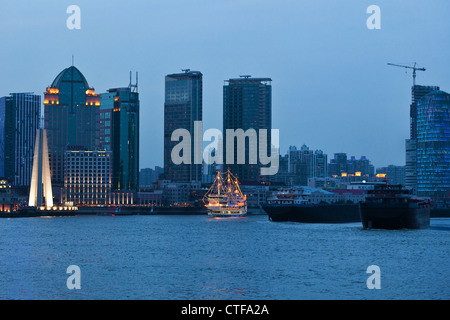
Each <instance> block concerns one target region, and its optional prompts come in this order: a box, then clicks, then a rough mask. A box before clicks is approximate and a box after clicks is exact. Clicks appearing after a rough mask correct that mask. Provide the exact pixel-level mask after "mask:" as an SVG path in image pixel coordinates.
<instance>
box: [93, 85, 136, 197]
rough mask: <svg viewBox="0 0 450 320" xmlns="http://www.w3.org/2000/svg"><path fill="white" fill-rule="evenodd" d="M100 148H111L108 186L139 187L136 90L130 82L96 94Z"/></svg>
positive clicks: (113, 187)
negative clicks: (97, 97) (98, 105)
mask: <svg viewBox="0 0 450 320" xmlns="http://www.w3.org/2000/svg"><path fill="white" fill-rule="evenodd" d="M100 102H101V103H100V104H101V107H100V148H101V149H103V150H107V151H112V159H113V160H112V172H113V175H112V189H113V190H131V191H138V190H139V94H138V92H137V89H136V90H135V89H134V88H133V86H131V84H130V86H128V87H124V88H115V89H109V90H108V92H107V93H103V94H101V95H100Z"/></svg>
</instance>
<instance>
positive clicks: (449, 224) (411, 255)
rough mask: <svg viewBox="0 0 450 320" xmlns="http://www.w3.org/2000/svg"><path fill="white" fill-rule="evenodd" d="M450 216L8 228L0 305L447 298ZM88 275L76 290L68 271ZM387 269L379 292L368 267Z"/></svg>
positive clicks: (154, 220) (1, 241) (17, 222)
mask: <svg viewBox="0 0 450 320" xmlns="http://www.w3.org/2000/svg"><path fill="white" fill-rule="evenodd" d="M449 253H450V219H448V218H442V219H431V227H430V228H429V229H426V230H364V229H362V226H361V224H360V223H347V224H302V223H293V222H271V221H269V220H268V219H267V216H266V215H249V216H247V217H240V218H210V217H207V216H203V215H192V216H171V215H157V216H76V217H52V218H16V219H0V299H45V300H47V299H50V300H57V299H83V300H87V299H89V300H90V299H102V300H103V299H126V300H131V299H133V300H134V299H150V300H181V299H214V300H216V299H217V300H219V299H220V300H222V299H227V300H228V299H230V300H234V299H239V300H253V299H258V300H266V299H267V300H268V299H270V300H273V299H275V300H282V299H283V300H284V299H287V300H293V299H294V300H300V299H308V300H309V299H351V300H354V299H357V300H360V299H445V300H446V299H449V298H450V280H449V276H448V272H449V270H450V260H449ZM71 265H76V266H78V267H79V270H80V272H79V275H80V277H79V283H80V285H81V288H80V289H72V290H70V289H69V288H68V286H67V279H68V278H69V277H71V274H70V273H67V268H68V267H69V266H71ZM371 265H376V266H378V267H379V271H380V272H379V274H378V275H379V277H378V280H379V282H378V283H379V284H380V289H369V288H368V286H367V279H368V278H369V277H370V276H371V274H369V273H367V268H368V267H369V266H371Z"/></svg>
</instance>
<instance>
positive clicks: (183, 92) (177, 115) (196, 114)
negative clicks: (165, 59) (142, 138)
mask: <svg viewBox="0 0 450 320" xmlns="http://www.w3.org/2000/svg"><path fill="white" fill-rule="evenodd" d="M202 109H203V75H202V73H201V72H199V71H191V70H189V69H186V70H183V72H182V73H176V74H169V75H167V76H166V77H165V102H164V177H165V179H166V180H171V181H172V182H180V183H191V182H193V181H201V180H202V163H201V159H200V160H199V161H195V160H196V159H194V151H195V150H196V149H195V145H194V143H195V141H194V140H195V139H194V125H195V122H196V121H202V119H203V118H202V112H203V110H202ZM177 129H184V130H187V131H188V132H189V133H190V136H191V155H190V157H189V158H190V163H181V164H176V163H174V162H173V159H172V156H171V154H172V150H173V148H174V147H175V146H176V145H177V144H178V143H179V141H172V139H171V138H172V133H173V132H174V131H175V130H177ZM199 134H200V135H202V132H199ZM201 150H203V148H201ZM196 162H199V163H196Z"/></svg>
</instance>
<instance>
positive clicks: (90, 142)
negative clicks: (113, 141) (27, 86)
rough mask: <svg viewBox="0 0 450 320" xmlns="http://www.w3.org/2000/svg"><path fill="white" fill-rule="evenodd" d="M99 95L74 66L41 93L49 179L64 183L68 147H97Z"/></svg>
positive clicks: (62, 72)
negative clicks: (65, 156) (50, 177)
mask: <svg viewBox="0 0 450 320" xmlns="http://www.w3.org/2000/svg"><path fill="white" fill-rule="evenodd" d="M99 106H100V96H99V95H98V94H95V90H94V89H93V88H91V87H89V85H88V82H87V81H86V78H85V77H84V76H83V74H82V73H81V72H80V71H79V70H78V69H77V68H75V67H74V66H71V67H69V68H66V69H64V70H63V71H61V72H60V73H59V74H58V76H57V77H56V78H55V80H54V81H53V83H52V84H51V86H50V87H48V88H47V90H46V92H44V127H45V129H47V137H48V150H49V161H50V171H51V174H52V182H53V183H54V184H56V185H62V184H63V183H64V155H65V151H66V150H67V147H68V146H77V147H83V148H86V149H89V150H95V149H96V148H98V146H99V125H98V123H99V114H100V108H99Z"/></svg>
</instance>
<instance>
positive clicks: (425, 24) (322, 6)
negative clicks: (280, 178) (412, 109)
mask: <svg viewBox="0 0 450 320" xmlns="http://www.w3.org/2000/svg"><path fill="white" fill-rule="evenodd" d="M56 3H57V2H55V4H56ZM77 4H78V5H79V6H80V8H81V14H82V24H81V29H80V30H69V29H67V28H66V26H65V21H66V19H67V17H68V15H67V14H66V13H65V9H66V8H67V5H66V4H65V3H64V4H58V5H52V4H51V2H48V4H27V6H23V8H22V7H20V2H18V3H17V2H15V3H7V4H5V5H4V10H2V13H0V15H1V18H2V19H1V20H2V22H0V23H1V24H2V26H3V24H5V26H8V28H11V26H13V27H14V26H16V28H15V33H14V35H12V34H11V35H10V34H8V33H6V30H9V29H8V28H2V29H1V30H5V31H0V33H1V35H2V36H3V38H4V39H5V50H3V51H2V53H0V58H1V60H2V61H5V62H6V61H17V62H16V63H4V65H3V66H2V69H3V70H4V73H3V74H4V77H2V79H1V80H0V88H2V92H3V93H2V94H1V96H5V95H7V94H9V93H10V92H35V94H40V95H41V96H42V92H43V91H44V89H45V88H46V87H47V86H49V85H50V83H49V81H51V79H53V78H54V75H55V74H57V73H58V72H60V70H62V69H64V68H67V67H68V66H69V65H70V64H71V59H72V55H74V56H75V63H74V65H75V66H76V67H77V68H79V69H80V71H81V72H82V73H83V74H84V75H85V76H86V78H87V79H89V83H92V84H93V85H94V87H95V88H96V92H106V91H107V90H108V89H109V88H114V87H120V86H122V85H123V83H126V82H127V78H128V73H129V71H130V70H131V71H138V72H139V75H140V86H139V91H140V102H141V121H142V123H144V122H145V123H146V124H148V125H146V126H142V127H141V131H140V135H141V150H142V152H141V158H140V164H141V166H140V168H146V167H155V166H161V165H162V163H163V152H162V150H163V141H162V139H156V138H155V139H150V137H158V136H162V135H163V109H164V108H163V106H164V76H165V75H166V74H167V73H170V72H176V71H181V69H183V68H190V69H192V70H199V71H201V72H202V73H203V75H204V106H203V109H204V111H203V122H204V128H203V129H204V130H207V129H208V128H221V122H222V117H221V115H220V113H221V110H222V84H223V81H224V80H225V79H229V78H233V77H238V76H239V75H241V74H250V75H252V76H253V77H260V76H268V77H271V78H272V79H273V85H274V86H273V103H272V105H273V108H272V109H273V125H272V127H273V128H279V129H280V153H284V152H285V151H286V150H287V149H288V147H289V145H302V144H304V143H305V144H307V145H310V146H312V147H313V148H319V149H321V150H323V151H324V153H326V154H329V155H331V154H334V153H339V152H345V153H347V154H354V155H356V156H361V155H365V156H367V157H368V158H369V159H371V160H372V162H373V164H374V165H375V166H376V167H381V166H387V165H389V164H394V165H404V164H405V151H404V150H405V149H404V142H405V139H407V138H408V137H409V121H408V118H409V105H410V103H411V96H410V92H411V85H412V74H411V72H407V73H405V71H406V70H402V69H399V68H393V67H390V66H387V65H386V63H388V62H392V63H401V64H407V65H412V64H413V63H414V62H417V63H418V65H419V66H421V67H425V68H426V69H427V70H426V71H425V72H419V73H418V75H417V79H416V83H417V84H421V85H437V86H439V87H440V88H441V90H443V91H446V92H448V91H449V88H450V82H449V78H448V76H447V74H446V70H449V69H450V68H449V65H448V64H449V62H448V59H446V57H447V56H448V53H449V52H450V50H449V45H448V44H446V43H444V42H440V41H435V36H434V34H442V33H445V32H446V30H449V29H450V28H449V24H450V22H449V21H448V20H447V19H446V18H445V14H444V12H445V11H446V10H445V8H449V4H448V3H446V2H444V1H437V2H434V3H424V2H419V1H416V2H413V3H411V5H410V6H408V7H406V6H404V5H401V4H392V3H388V2H386V1H379V3H377V4H378V5H379V6H380V8H381V12H382V18H381V19H382V20H381V21H382V22H381V29H380V30H369V29H367V27H366V24H365V22H366V19H367V18H368V14H367V13H366V8H367V6H368V5H370V4H371V3H359V2H356V1H352V2H350V3H338V4H334V3H333V2H331V1H322V2H321V3H319V4H317V3H312V2H306V3H302V4H298V3H293V2H290V1H288V2H287V3H286V4H285V5H277V4H276V3H274V2H273V1H260V2H258V3H257V6H256V7H254V6H255V5H256V3H255V2H254V1H249V2H248V3H242V2H237V1H230V2H229V3H215V4H213V3H206V2H205V1H197V2H195V3H191V4H190V6H189V7H188V6H187V5H186V4H183V3H182V2H180V1H170V3H167V4H158V3H155V2H150V3H146V4H140V6H139V10H138V9H137V8H136V7H134V6H133V5H132V4H133V3H132V4H131V5H130V7H129V10H125V12H123V11H119V10H118V8H119V4H118V3H114V2H113V3H111V4H109V5H108V8H104V6H101V5H100V4H95V3H88V2H85V1H79V3H77ZM175 5H178V6H175ZM100 7H101V8H102V10H99V8H100ZM255 8H257V10H253V9H255ZM447 11H448V10H447ZM44 12H45V15H44ZM98 12H102V14H101V15H98ZM116 12H121V14H122V16H121V18H123V21H124V23H121V27H123V26H125V27H124V28H123V29H124V30H119V29H116V26H115V25H114V24H112V21H114V19H115V18H117V17H118V14H117V13H116ZM217 12H223V13H224V14H223V15H218V14H215V13H217ZM194 13H196V14H197V15H196V16H197V17H198V19H195V20H194V21H191V20H190V19H188V17H189V16H192V14H194ZM250 13H253V14H250ZM3 14H4V16H3ZM169 16H170V17H173V21H174V23H172V24H171V26H170V27H168V28H167V30H161V29H162V28H159V27H158V26H165V25H164V24H162V21H163V19H164V18H167V17H169ZM209 16H214V20H211V19H210V18H208V17H209ZM427 16H433V17H434V19H433V20H430V19H427V18H426V17H427ZM44 17H46V18H44ZM47 17H51V18H47ZM244 18H245V19H244ZM266 18H270V21H269V22H266V21H267V19H266ZM108 22H111V24H109V23H108ZM126 22H129V27H127V23H126ZM188 22H189V23H191V24H192V25H193V28H194V30H196V32H194V33H192V34H190V33H188V32H187V31H186V30H184V29H183V28H182V26H183V25H185V24H186V23H188ZM102 24H106V26H104V25H102ZM132 30H134V32H131V31H132ZM238 30H239V31H240V32H241V34H237V31H238ZM311 30H313V31H312V32H311ZM108 34H118V35H125V34H130V35H129V36H130V37H131V38H132V39H133V43H134V49H135V50H132V51H131V52H129V51H126V50H118V51H117V52H111V50H109V49H107V47H108V46H104V45H97V44H96V45H92V47H93V48H94V49H95V50H92V51H89V53H86V50H85V48H86V46H88V47H89V46H91V44H89V42H86V39H87V37H89V38H95V37H98V38H99V39H100V38H102V37H103V36H106V35H108ZM343 34H345V36H343ZM43 35H46V37H51V38H52V39H53V40H55V39H56V42H54V43H55V44H54V45H52V46H51V47H52V50H50V51H49V50H47V47H48V45H46V44H45V41H42V36H43ZM280 35H282V36H280ZM24 37H25V39H29V40H30V41H25V42H20V41H19V40H17V39H21V38H24ZM418 39H420V42H418ZM103 41H105V40H103ZM244 41H245V42H244ZM27 46H31V47H32V48H33V51H34V55H33V56H34V59H25V58H24V59H22V58H21V57H25V56H24V55H23V54H22V53H21V52H22V51H23V52H26V50H24V48H26V47H27ZM412 46H415V48H416V50H411V47H412ZM230 47H231V48H235V50H231V51H230V50H226V48H230ZM180 48H183V50H179V49H180ZM200 48H201V50H200ZM247 49H248V50H247ZM246 52H247V54H246ZM119 59H121V60H120V61H121V64H120V65H117V64H114V63H113V62H112V61H114V60H116V61H118V60H119ZM111 65H114V66H115V67H114V68H110V66H111ZM30 71H31V72H30ZM25 75H26V76H25ZM294 80H295V81H294ZM318 97H320V99H317V98H318ZM317 124H319V125H321V126H322V128H321V130H320V132H318V131H317V128H316V127H317ZM355 133H357V134H355ZM146 138H147V139H146ZM154 151H156V152H154Z"/></svg>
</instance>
